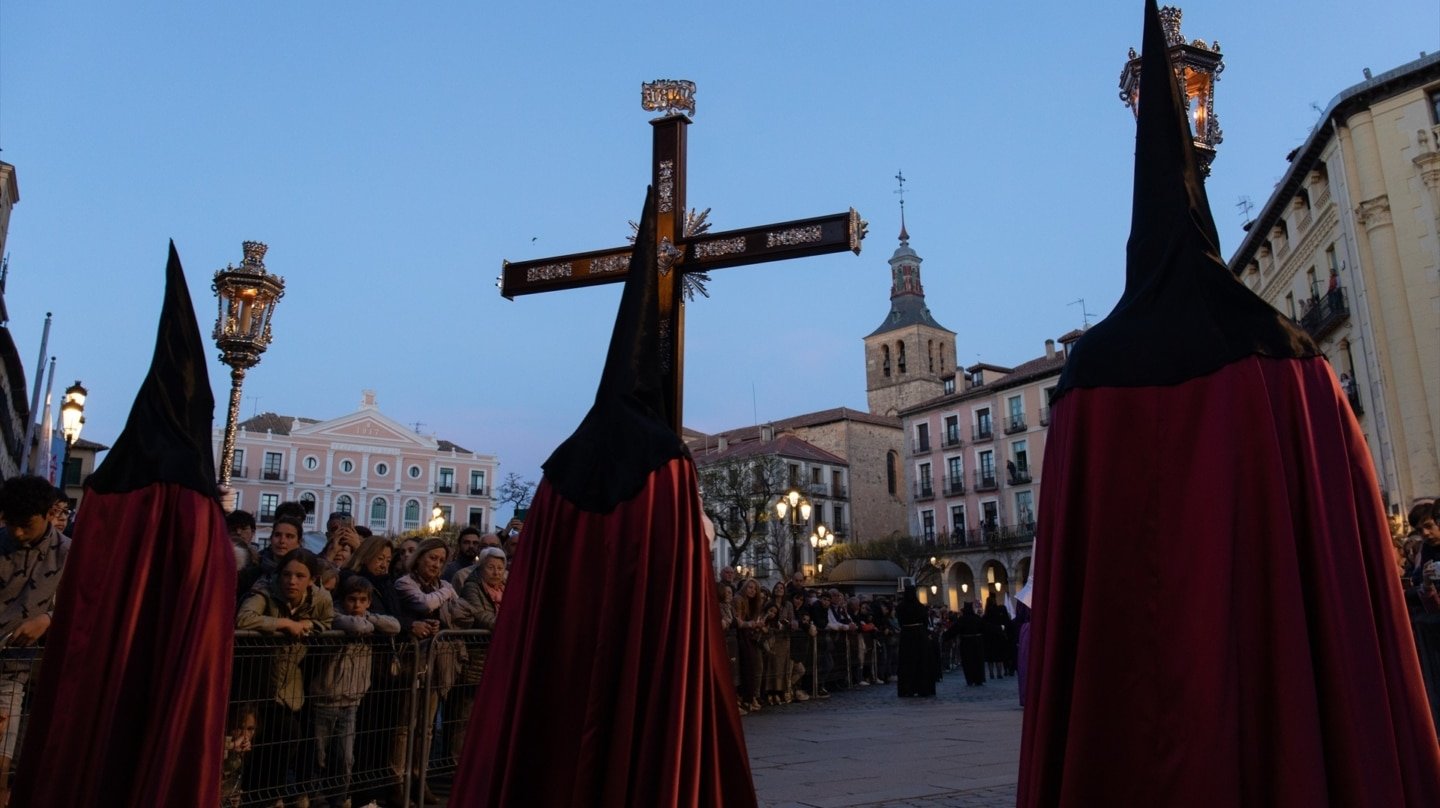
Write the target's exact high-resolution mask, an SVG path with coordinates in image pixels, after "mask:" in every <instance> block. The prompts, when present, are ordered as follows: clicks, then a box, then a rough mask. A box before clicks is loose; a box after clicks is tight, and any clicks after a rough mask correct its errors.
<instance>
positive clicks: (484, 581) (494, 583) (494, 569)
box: [445, 547, 506, 755]
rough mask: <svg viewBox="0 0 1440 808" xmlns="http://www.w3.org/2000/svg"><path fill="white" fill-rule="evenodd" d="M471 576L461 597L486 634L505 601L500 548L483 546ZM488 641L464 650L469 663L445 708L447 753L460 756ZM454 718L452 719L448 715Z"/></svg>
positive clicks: (503, 555)
mask: <svg viewBox="0 0 1440 808" xmlns="http://www.w3.org/2000/svg"><path fill="white" fill-rule="evenodd" d="M475 567H476V570H475V572H474V574H472V575H470V576H469V577H467V578H466V579H465V584H464V587H463V588H462V589H461V594H460V598H461V600H463V601H465V605H466V606H468V607H469V609H470V612H471V614H472V615H473V617H474V625H473V628H477V629H484V630H485V631H494V630H495V621H496V620H498V619H499V618H500V604H501V602H502V601H503V600H504V599H505V577H506V558H505V551H504V550H501V549H500V548H499V547H483V548H481V550H480V556H479V560H478V561H476V563H475ZM489 645H490V638H489V637H486V636H483V635H482V636H481V637H480V638H478V639H477V640H475V641H474V643H473V645H472V646H471V647H469V648H467V653H468V655H469V660H468V661H467V662H466V663H465V669H464V670H463V671H462V672H461V674H460V682H459V684H457V685H456V687H455V690H454V691H453V695H452V698H451V699H450V702H449V703H447V704H446V706H445V712H446V714H447V718H446V723H447V724H449V725H450V727H451V731H450V733H449V736H450V737H449V740H450V752H451V754H452V755H458V754H460V749H461V748H462V747H463V746H464V743H465V728H466V727H467V726H469V724H470V715H471V711H472V709H473V708H474V706H475V688H476V686H477V685H479V684H480V677H481V675H483V674H484V672H485V656H486V654H487V653H488V652H489ZM450 715H453V718H450V717H448V716H450Z"/></svg>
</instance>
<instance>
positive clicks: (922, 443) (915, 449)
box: [910, 437, 930, 455]
mask: <svg viewBox="0 0 1440 808" xmlns="http://www.w3.org/2000/svg"><path fill="white" fill-rule="evenodd" d="M929 451H930V438H928V437H924V438H914V439H912V440H911V441H910V454H917V455H919V454H925V453H927V452H929Z"/></svg>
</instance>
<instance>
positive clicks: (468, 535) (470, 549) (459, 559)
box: [440, 525, 482, 585]
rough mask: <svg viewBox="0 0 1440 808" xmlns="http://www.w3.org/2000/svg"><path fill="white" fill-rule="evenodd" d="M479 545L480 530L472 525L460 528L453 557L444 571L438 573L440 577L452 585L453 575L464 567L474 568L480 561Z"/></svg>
mask: <svg viewBox="0 0 1440 808" xmlns="http://www.w3.org/2000/svg"><path fill="white" fill-rule="evenodd" d="M481 544H482V542H481V537H480V528H478V527H475V526H474V525H466V526H465V527H462V528H460V535H458V536H456V537H455V557H454V558H452V559H450V563H449V564H446V565H445V570H444V571H443V572H441V573H440V577H441V578H443V579H445V580H447V581H450V582H451V584H452V585H453V584H454V582H455V573H457V572H459V571H460V570H463V569H465V568H466V567H471V566H474V565H475V564H476V563H477V562H479V561H480V547H481Z"/></svg>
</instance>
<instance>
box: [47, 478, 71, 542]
mask: <svg viewBox="0 0 1440 808" xmlns="http://www.w3.org/2000/svg"><path fill="white" fill-rule="evenodd" d="M55 491H56V498H55V504H54V505H51V506H50V524H52V525H54V526H55V529H56V530H58V531H60V533H61V534H62V535H65V536H69V535H70V516H71V515H72V514H73V512H74V508H75V505H74V503H72V502H71V501H70V498H69V497H67V496H65V492H64V491H62V490H60V489H58V488H57V489H55Z"/></svg>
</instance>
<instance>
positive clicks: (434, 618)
mask: <svg viewBox="0 0 1440 808" xmlns="http://www.w3.org/2000/svg"><path fill="white" fill-rule="evenodd" d="M446 555H447V551H446V548H445V542H444V541H443V540H441V539H433V538H432V539H426V540H425V541H423V542H420V544H419V545H418V546H417V547H416V548H415V554H414V557H413V558H412V559H411V561H410V573H409V574H408V575H405V576H404V577H402V578H400V580H398V581H396V582H395V591H396V592H397V593H398V594H399V596H400V610H401V623H402V624H403V623H406V622H408V623H409V628H410V633H411V634H412V635H413V636H415V637H417V638H419V639H422V640H423V639H428V638H432V637H434V636H435V635H436V634H437V633H439V632H440V631H443V630H445V629H461V628H467V627H469V626H470V624H471V623H472V622H473V620H474V616H473V615H472V614H471V613H470V610H469V608H468V607H467V606H466V605H465V602H464V601H462V600H461V599H460V597H459V595H457V594H456V593H455V588H454V587H452V586H451V585H450V582H449V581H446V580H445V579H443V578H441V577H440V573H441V572H443V571H444V570H445V557H446ZM430 659H431V660H432V666H431V669H430V671H429V675H430V680H429V681H430V688H428V689H427V694H428V696H429V698H428V699H427V702H426V703H425V704H423V705H421V711H420V715H419V716H418V723H417V724H416V726H415V727H414V733H413V735H412V737H413V738H414V740H415V742H416V743H418V744H421V748H425V746H424V744H425V742H426V740H427V739H428V738H429V737H430V736H431V732H432V730H433V727H434V724H435V714H436V712H437V711H438V710H439V708H440V700H441V699H444V698H445V697H446V696H447V695H449V693H450V688H451V687H453V686H454V684H455V681H456V679H457V675H458V672H459V671H460V670H461V669H463V667H464V664H465V661H466V651H465V644H464V643H463V642H459V641H456V640H447V641H445V642H443V643H441V644H440V645H439V646H438V647H432V648H430ZM402 759H403V758H402ZM415 774H416V775H417V776H416V783H417V786H416V799H417V801H422V800H423V801H424V802H431V803H433V802H437V801H438V800H437V799H436V797H435V795H434V794H433V793H432V792H431V791H430V786H429V784H428V783H425V782H424V781H422V780H421V779H420V778H419V776H418V775H419V772H416V773H415Z"/></svg>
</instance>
